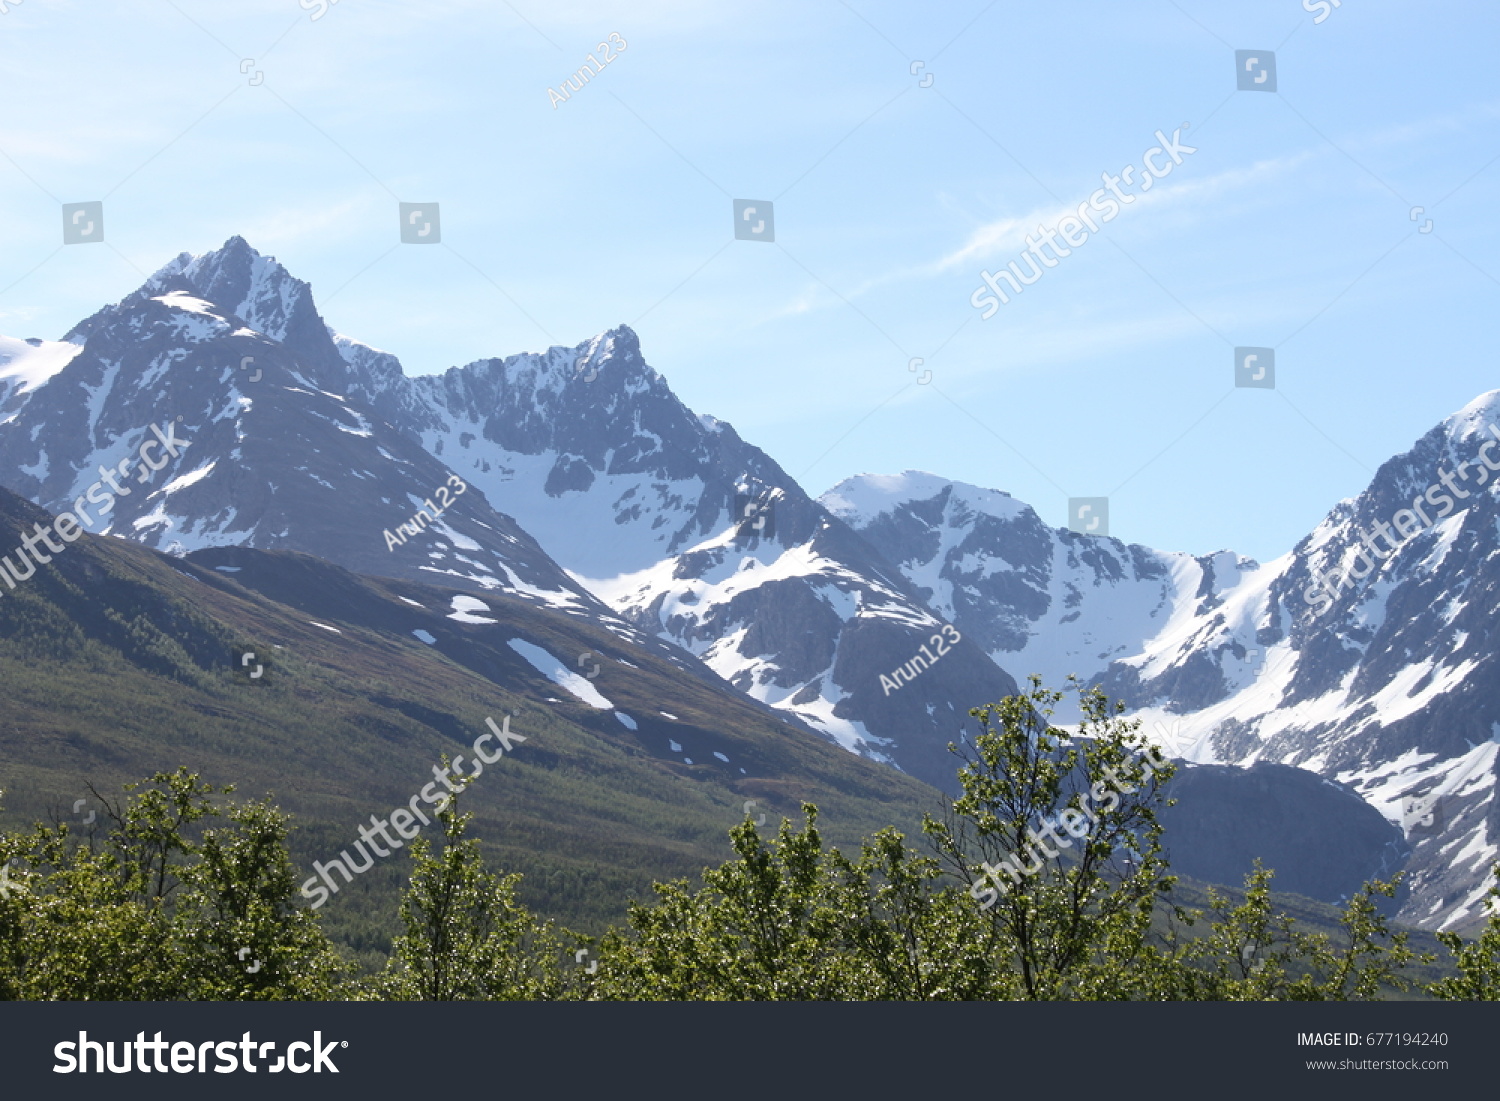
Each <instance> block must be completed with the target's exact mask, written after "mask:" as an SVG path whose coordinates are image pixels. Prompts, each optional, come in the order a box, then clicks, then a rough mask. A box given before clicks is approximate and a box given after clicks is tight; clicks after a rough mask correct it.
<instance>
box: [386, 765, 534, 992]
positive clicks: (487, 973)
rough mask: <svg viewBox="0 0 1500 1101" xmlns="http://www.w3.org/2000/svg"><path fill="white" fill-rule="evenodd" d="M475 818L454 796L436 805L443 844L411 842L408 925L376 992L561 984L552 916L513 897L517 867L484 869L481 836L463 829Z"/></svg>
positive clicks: (404, 915)
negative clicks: (501, 871)
mask: <svg viewBox="0 0 1500 1101" xmlns="http://www.w3.org/2000/svg"><path fill="white" fill-rule="evenodd" d="M444 763H445V764H446V761H445V762H444ZM472 818H473V815H472V814H460V813H459V811H458V809H457V797H456V796H455V797H454V799H453V800H450V801H449V802H448V804H447V805H446V806H444V807H443V809H442V810H441V811H439V812H438V819H439V821H440V822H441V823H442V826H443V843H442V846H441V848H440V849H439V850H438V851H437V852H434V851H433V849H432V845H431V843H430V842H429V841H428V840H427V838H425V837H418V838H416V839H415V840H413V841H412V842H411V855H412V865H413V866H412V873H411V881H410V883H409V884H408V886H407V889H406V891H405V893H404V894H403V896H402V899H401V923H402V926H403V932H402V933H401V935H400V936H399V937H397V938H396V941H395V943H394V944H393V945H392V947H391V957H390V962H389V964H388V966H387V967H386V970H385V972H384V973H383V974H382V975H381V976H380V978H379V980H378V981H377V982H376V984H375V992H376V993H377V995H378V996H380V997H383V998H386V999H391V1000H401V1001H454V1000H468V999H474V1000H495V1001H519V1000H525V999H549V998H554V997H557V996H558V995H559V994H560V993H561V992H562V990H563V980H562V973H561V964H560V957H561V953H562V946H561V944H560V943H559V941H558V939H557V936H556V934H555V933H554V932H553V929H552V925H551V923H550V922H545V923H544V922H539V921H537V920H536V919H535V918H533V917H532V915H531V913H530V912H529V911H528V910H527V909H526V907H524V906H523V905H521V903H520V902H518V901H517V900H516V897H515V888H516V884H517V883H519V882H520V880H521V877H520V876H519V875H507V876H503V877H502V876H497V875H495V874H493V873H492V872H490V871H488V870H487V869H486V867H485V863H484V856H483V854H481V852H480V850H479V841H478V839H477V838H470V837H466V836H465V834H466V832H467V830H468V825H469V822H470V820H471V819H472Z"/></svg>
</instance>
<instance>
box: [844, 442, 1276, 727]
mask: <svg viewBox="0 0 1500 1101" xmlns="http://www.w3.org/2000/svg"><path fill="white" fill-rule="evenodd" d="M822 502H823V504H824V505H826V506H827V507H828V508H829V510H830V511H832V512H833V513H834V515H836V516H839V517H840V518H842V519H844V520H845V521H846V522H847V523H849V524H850V525H851V526H853V527H854V528H855V529H856V530H857V531H858V532H859V533H860V534H861V535H862V536H864V537H865V539H866V540H868V541H869V543H870V544H871V545H872V546H874V547H875V549H876V550H878V551H879V552H880V553H881V554H882V555H883V556H884V557H885V558H886V559H887V560H889V561H891V562H895V563H897V564H899V566H900V568H901V570H902V572H903V573H905V575H906V577H907V579H908V580H909V581H910V582H911V583H912V584H913V585H914V586H916V588H917V591H918V593H919V594H920V595H921V596H922V597H923V599H924V600H925V601H926V602H927V604H928V606H929V607H931V608H932V609H933V610H934V611H935V612H937V613H938V614H939V615H941V616H944V617H945V618H946V619H948V620H950V621H951V622H952V623H954V624H955V625H956V626H957V627H958V628H959V629H960V630H962V631H963V633H964V635H965V637H967V638H972V639H973V640H974V641H976V642H978V643H979V645H980V646H982V647H983V648H984V649H985V651H986V652H988V654H989V655H990V657H991V658H992V659H993V660H994V661H996V662H997V663H998V664H1000V665H1002V666H1003V667H1005V668H1007V669H1010V670H1012V671H1013V672H1016V673H1018V674H1026V675H1030V674H1032V673H1037V674H1040V675H1041V677H1042V679H1043V682H1044V683H1046V684H1049V685H1054V686H1057V685H1061V684H1062V683H1064V682H1065V681H1066V679H1067V677H1068V676H1069V675H1077V676H1078V677H1079V678H1080V679H1081V680H1083V681H1085V682H1094V681H1098V680H1099V679H1101V678H1102V677H1104V676H1105V675H1106V674H1107V673H1109V672H1110V671H1111V668H1112V666H1113V665H1114V663H1115V662H1117V661H1121V660H1123V659H1127V658H1132V657H1135V656H1137V655H1139V654H1140V653H1141V651H1142V650H1143V649H1144V648H1145V647H1146V646H1147V645H1148V644H1150V643H1151V642H1153V641H1154V640H1156V639H1158V638H1159V637H1162V636H1166V637H1172V636H1173V635H1174V633H1175V632H1178V631H1180V630H1182V629H1183V628H1185V627H1187V628H1189V629H1197V624H1198V623H1199V622H1201V621H1204V620H1209V619H1211V618H1212V617H1213V615H1214V613H1215V612H1216V611H1217V609H1218V608H1219V607H1220V606H1221V605H1222V604H1223V603H1224V600H1225V598H1226V594H1227V593H1229V592H1230V591H1232V590H1234V589H1235V588H1237V587H1238V586H1240V585H1241V584H1242V582H1243V581H1244V579H1245V578H1246V576H1248V575H1250V574H1252V573H1253V572H1254V571H1255V569H1256V568H1257V567H1256V564H1255V563H1254V562H1252V561H1250V560H1249V559H1245V558H1241V557H1239V556H1237V555H1234V554H1229V553H1222V554H1217V555H1209V556H1205V557H1203V558H1194V557H1192V556H1190V555H1186V554H1175V553H1168V552H1162V551H1154V550H1151V549H1150V548H1148V547H1142V546H1137V545H1133V544H1131V545H1127V544H1124V543H1121V542H1120V541H1119V540H1118V539H1110V538H1099V537H1095V536H1088V535H1079V534H1077V533H1075V532H1072V531H1068V530H1067V529H1062V528H1053V527H1049V526H1048V525H1047V524H1045V523H1043V522H1042V520H1041V518H1040V517H1038V516H1037V514H1036V513H1035V512H1034V511H1033V510H1032V509H1031V507H1030V506H1029V505H1026V504H1023V503H1022V502H1020V501H1017V500H1016V499H1015V498H1013V497H1011V496H1010V495H1009V494H1007V493H1002V492H1000V491H998V490H992V489H980V488H978V487H975V486H970V485H965V484H963V483H961V482H951V481H948V480H946V479H943V478H939V477H937V476H935V475H932V474H925V473H922V472H920V471H907V472H906V473H904V474H900V475H894V476H883V475H869V474H865V475H860V476H858V477H856V478H850V479H847V480H846V481H844V482H841V483H840V484H839V485H837V486H835V487H834V488H833V489H831V490H829V491H828V492H827V493H825V494H824V495H823V497H822ZM1190 649H1191V648H1190ZM1173 677H1174V679H1173V683H1172V685H1171V698H1172V699H1174V700H1176V701H1179V702H1181V703H1183V705H1184V706H1194V705H1199V704H1201V703H1206V702H1210V701H1211V700H1213V699H1215V698H1217V695H1218V694H1222V690H1223V675H1222V671H1221V670H1218V669H1216V668H1213V667H1211V666H1207V665H1205V666H1204V667H1202V668H1194V667H1192V666H1189V667H1186V668H1184V669H1182V670H1178V671H1176V672H1175V673H1174V675H1173Z"/></svg>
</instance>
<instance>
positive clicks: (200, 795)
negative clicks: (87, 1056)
mask: <svg viewBox="0 0 1500 1101" xmlns="http://www.w3.org/2000/svg"><path fill="white" fill-rule="evenodd" d="M137 789H142V790H139V791H138V790H137ZM231 790H232V789H230V788H224V789H220V790H216V789H215V788H214V787H213V786H212V785H210V784H206V783H204V782H203V781H202V780H201V778H199V777H198V776H197V775H196V774H193V773H190V772H188V771H187V770H186V769H178V770H177V771H176V772H174V773H165V772H158V773H156V774H155V775H154V776H152V777H151V778H150V779H149V780H147V781H145V782H144V784H131V785H127V787H126V791H127V792H135V794H132V795H131V796H130V797H129V798H128V799H127V800H125V801H124V802H123V803H122V804H113V803H111V802H109V801H108V800H106V799H103V798H102V797H99V796H98V793H97V792H96V793H95V795H96V797H98V798H100V802H101V803H103V804H104V806H105V809H106V820H107V821H108V823H109V828H108V829H107V830H106V831H105V833H104V835H103V837H102V838H98V839H95V838H88V839H80V838H76V837H74V836H73V835H72V834H71V833H70V831H69V827H68V826H67V825H66V824H59V825H57V826H51V827H49V826H44V825H40V824H39V825H37V826H35V827H34V828H33V830H32V831H31V833H30V834H22V835H19V836H7V837H5V838H3V840H0V862H10V861H15V862H16V863H17V864H18V865H19V867H20V868H21V869H23V870H22V871H14V870H13V871H12V872H10V873H7V875H19V876H20V877H21V878H20V887H19V888H18V889H12V890H7V891H5V892H4V893H3V896H0V994H3V995H4V996H6V997H11V998H30V999H67V1000H114V1001H125V1000H152V1001H166V1000H177V999H231V998H232V999H240V998H327V997H332V996H334V995H335V993H336V992H337V989H338V988H337V981H338V978H339V976H340V974H341V973H342V971H343V970H344V966H343V964H342V962H341V961H340V960H339V958H338V955H337V953H336V952H335V951H334V949H333V946H332V945H331V944H330V943H329V942H328V940H327V938H326V937H325V936H324V935H323V932H322V930H321V927H319V926H318V924H317V922H316V919H315V918H314V917H313V916H312V915H310V914H307V913H305V912H303V911H301V910H299V909H297V907H296V906H295V905H294V902H293V897H294V896H293V893H292V885H293V875H292V866H291V859H290V857H289V855H288V854H287V851H286V844H285V841H286V822H287V820H286V817H285V816H284V815H282V814H281V813H280V812H279V811H277V810H276V809H275V808H273V807H271V806H270V805H269V804H266V803H249V804H233V803H231V804H229V805H227V806H226V807H225V808H224V809H223V810H222V811H221V810H220V809H218V808H216V807H215V806H214V805H213V802H212V799H213V797H214V796H215V795H224V794H227V793H229V792H230V791H231ZM219 817H224V818H227V820H228V822H229V825H227V826H223V827H219V828H209V829H200V828H198V824H199V823H201V822H204V821H205V820H208V819H212V818H219Z"/></svg>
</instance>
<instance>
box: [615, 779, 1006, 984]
mask: <svg viewBox="0 0 1500 1101" xmlns="http://www.w3.org/2000/svg"><path fill="white" fill-rule="evenodd" d="M802 812H803V825H802V828H801V829H800V830H798V829H795V828H794V827H793V825H792V823H791V822H790V821H787V820H783V821H782V823H781V826H780V828H779V830H778V832H777V835H776V837H775V838H774V839H772V840H770V841H766V840H764V839H763V838H762V837H761V836H760V834H759V832H758V831H757V830H756V827H755V824H754V823H753V822H751V821H750V820H749V819H748V818H747V819H746V820H745V821H744V822H742V823H741V824H740V825H738V826H736V827H734V828H733V829H732V830H731V831H730V840H731V843H732V844H733V846H734V849H735V852H736V854H737V855H738V859H735V860H730V861H727V862H725V863H724V864H722V865H720V866H719V867H717V868H709V869H707V870H705V871H704V873H703V885H702V887H700V888H697V889H694V888H692V887H691V886H689V884H688V883H687V882H686V881H682V880H679V881H676V882H673V883H666V884H657V885H656V892H657V899H656V903H655V905H652V906H641V905H637V906H632V907H631V908H630V913H629V924H630V930H631V932H630V934H626V933H622V932H618V931H614V930H611V931H610V932H609V933H607V934H606V935H605V937H604V939H603V943H602V945H601V949H600V967H599V975H598V979H597V981H596V982H595V983H594V985H593V987H592V993H593V995H594V996H595V997H600V998H611V999H633V1000H657V999H665V1000H683V999H694V1000H710V1001H716V1000H742V999H748V1000H761V1001H771V1000H776V1001H781V1000H828V999H841V1000H912V999H924V1000H925V999H946V998H978V997H986V996H991V995H990V983H991V981H992V979H993V975H992V971H991V969H990V968H989V967H988V966H987V961H986V959H985V958H984V955H983V949H982V947H981V940H982V938H981V937H980V935H979V934H980V933H981V932H982V930H981V927H980V924H979V922H978V921H977V919H976V917H975V914H974V908H973V905H972V904H971V903H970V901H969V899H968V898H967V897H966V896H964V895H963V894H962V893H961V892H960V891H959V890H958V889H957V888H956V887H955V886H952V885H949V886H947V887H944V886H942V885H941V884H940V883H939V882H938V881H939V879H940V877H941V869H940V868H939V867H938V865H937V862H936V861H934V860H933V859H931V858H930V857H923V856H920V855H918V854H917V853H915V852H913V851H912V850H911V849H910V848H909V847H908V846H907V845H906V843H905V840H904V838H903V837H902V836H901V834H900V833H898V832H897V831H896V830H894V829H886V830H882V831H881V832H880V833H878V834H877V835H876V836H875V838H874V839H873V840H869V841H866V842H865V843H864V844H863V846H862V847H861V851H860V855H859V857H858V859H857V860H851V859H850V858H849V857H848V856H846V855H845V854H844V853H842V852H841V851H839V850H838V849H836V848H831V847H825V846H824V843H823V839H822V835H821V834H820V832H819V831H818V828H817V818H818V810H817V807H815V806H813V805H812V804H811V803H804V804H803V806H802Z"/></svg>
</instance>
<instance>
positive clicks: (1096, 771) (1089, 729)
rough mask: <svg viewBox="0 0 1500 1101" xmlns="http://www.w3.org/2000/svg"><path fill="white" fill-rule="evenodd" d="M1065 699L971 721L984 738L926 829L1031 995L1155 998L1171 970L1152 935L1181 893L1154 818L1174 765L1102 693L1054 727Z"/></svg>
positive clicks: (1027, 699) (1057, 696) (984, 710)
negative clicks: (1066, 725) (1070, 720)
mask: <svg viewBox="0 0 1500 1101" xmlns="http://www.w3.org/2000/svg"><path fill="white" fill-rule="evenodd" d="M1061 699H1062V693H1061V692H1057V691H1053V690H1049V689H1045V688H1043V687H1042V685H1041V678H1039V677H1032V678H1031V690H1030V691H1029V692H1027V693H1024V694H1022V695H1017V696H1010V697H1007V698H1005V699H1003V700H1001V701H1000V702H999V703H996V704H994V705H991V706H989V707H981V708H975V709H974V710H972V711H971V712H970V714H972V715H974V716H975V717H976V718H977V719H978V720H979V722H980V726H981V727H982V730H981V732H980V733H979V734H978V735H977V736H976V738H975V739H974V742H973V744H972V746H966V747H965V748H963V749H958V748H957V747H953V748H954V752H956V753H958V754H959V756H960V757H961V759H962V760H963V762H964V763H963V765H962V767H961V768H960V770H959V782H960V784H961V785H962V788H963V794H962V795H961V796H960V797H959V798H957V799H956V800H954V801H953V802H952V803H951V804H950V805H949V806H948V807H947V808H946V810H945V812H944V813H943V815H942V817H941V818H933V817H931V816H928V817H927V819H926V821H925V822H924V829H925V831H926V833H927V835H928V837H929V838H930V840H931V842H932V844H933V845H934V847H935V848H936V850H937V853H938V856H939V859H940V860H941V861H942V862H943V864H944V866H945V869H946V870H947V871H948V872H950V873H951V874H952V875H953V876H955V877H956V878H957V880H958V881H959V882H960V883H962V884H963V885H964V887H965V888H966V889H967V890H968V893H969V894H970V896H971V897H972V899H973V900H974V903H975V904H976V906H977V907H978V908H979V909H980V911H981V912H982V914H983V915H984V941H985V947H986V950H987V952H988V953H989V954H991V955H994V956H996V957H998V959H999V960H1000V961H1002V962H1003V963H1004V965H1005V968H1006V969H1007V970H1009V971H1010V972H1012V973H1013V974H1014V975H1015V977H1016V996H1018V997H1021V998H1025V999H1042V1000H1046V999H1060V998H1061V999H1087V1000H1095V999H1099V1000H1108V999H1115V998H1132V997H1150V996H1153V994H1154V993H1156V992H1157V991H1158V990H1159V989H1160V987H1161V985H1162V982H1163V978H1164V976H1163V972H1164V971H1170V970H1171V966H1172V965H1171V963H1170V961H1169V960H1167V959H1166V958H1165V957H1164V956H1163V954H1162V952H1161V951H1160V949H1159V948H1157V947H1156V946H1155V945H1154V944H1153V942H1152V939H1151V927H1152V918H1153V913H1154V912H1155V910H1156V908H1157V904H1158V900H1159V899H1162V898H1163V897H1165V896H1167V895H1168V894H1169V892H1170V891H1171V889H1172V886H1173V884H1174V883H1175V878H1174V877H1173V876H1171V875H1169V874H1168V867H1167V862H1166V860H1165V858H1164V857H1163V856H1162V848H1161V832H1162V830H1161V826H1160V825H1159V824H1158V822H1157V820H1156V808H1157V807H1158V806H1159V805H1161V804H1162V802H1163V800H1164V796H1163V794H1162V792H1161V785H1162V784H1163V783H1164V782H1165V781H1166V780H1168V779H1169V778H1170V777H1171V776H1172V774H1173V771H1174V766H1173V765H1172V764H1170V763H1169V762H1166V761H1162V760H1161V759H1160V758H1153V757H1152V756H1151V755H1150V753H1149V744H1148V743H1147V741H1146V739H1145V738H1144V736H1142V735H1141V734H1140V733H1139V727H1140V723H1139V721H1138V720H1128V719H1123V718H1119V717H1118V716H1119V713H1120V712H1121V711H1123V710H1124V704H1123V703H1117V704H1115V705H1114V706H1113V707H1111V706H1110V704H1109V702H1108V700H1107V699H1106V698H1105V696H1104V695H1103V693H1102V692H1100V691H1099V690H1098V689H1092V690H1089V691H1087V692H1081V693H1080V695H1079V705H1080V708H1081V713H1082V721H1081V722H1080V723H1079V724H1078V726H1077V729H1076V731H1074V732H1071V733H1070V732H1067V731H1063V730H1060V729H1058V728H1057V727H1054V726H1053V725H1052V724H1051V722H1050V717H1051V715H1052V714H1053V709H1054V705H1055V704H1056V703H1057V702H1058V701H1059V700H1061Z"/></svg>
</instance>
